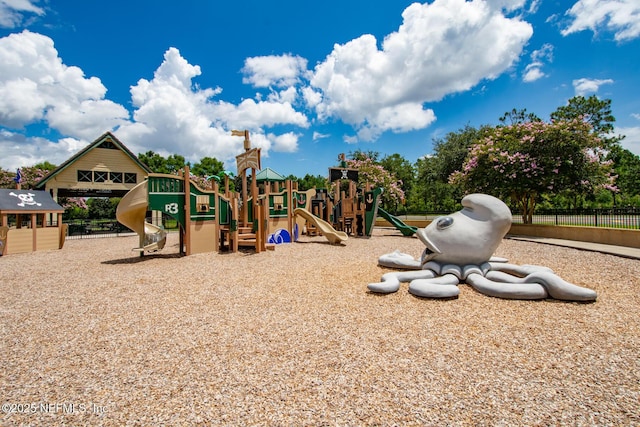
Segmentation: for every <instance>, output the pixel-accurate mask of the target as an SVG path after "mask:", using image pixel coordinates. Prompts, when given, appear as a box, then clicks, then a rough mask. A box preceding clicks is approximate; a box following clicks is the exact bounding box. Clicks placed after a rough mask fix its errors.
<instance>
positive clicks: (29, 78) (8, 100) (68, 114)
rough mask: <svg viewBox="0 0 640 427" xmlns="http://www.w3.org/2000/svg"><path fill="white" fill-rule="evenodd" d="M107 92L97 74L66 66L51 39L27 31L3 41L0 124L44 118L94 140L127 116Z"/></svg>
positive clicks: (16, 124)
mask: <svg viewBox="0 0 640 427" xmlns="http://www.w3.org/2000/svg"><path fill="white" fill-rule="evenodd" d="M106 92H107V89H106V88H105V87H104V85H103V84H102V82H101V81H100V79H98V78H97V77H90V78H85V76H84V73H83V71H82V70H81V69H80V68H78V67H74V66H67V65H65V64H63V62H62V59H61V58H60V57H58V51H57V50H56V49H55V47H54V45H53V40H51V39H50V38H48V37H46V36H43V35H41V34H37V33H32V32H29V31H23V32H22V33H16V34H10V35H9V36H7V37H3V38H1V39H0V126H7V127H9V128H14V129H19V128H22V127H24V126H26V125H28V124H31V123H36V122H39V121H45V122H46V123H47V124H48V125H49V126H50V127H53V128H56V129H58V130H60V131H61V132H63V133H65V134H66V135H68V136H71V137H73V138H78V139H82V138H85V139H86V138H95V137H96V136H98V135H100V134H101V133H103V132H104V131H105V130H107V129H111V128H113V127H114V126H117V125H119V124H121V123H123V122H125V121H126V120H127V119H128V117H129V113H128V111H127V110H126V109H125V108H124V107H122V106H120V105H118V104H115V103H114V102H112V101H109V100H106V99H104V96H105V94H106Z"/></svg>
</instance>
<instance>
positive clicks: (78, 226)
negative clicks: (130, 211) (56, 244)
mask: <svg viewBox="0 0 640 427" xmlns="http://www.w3.org/2000/svg"><path fill="white" fill-rule="evenodd" d="M65 224H67V239H95V238H98V237H108V236H120V235H129V234H131V233H133V231H131V230H130V229H128V228H127V227H125V226H124V225H122V224H120V223H119V222H118V221H116V220H115V219H114V220H89V219H77V220H73V221H66V222H65Z"/></svg>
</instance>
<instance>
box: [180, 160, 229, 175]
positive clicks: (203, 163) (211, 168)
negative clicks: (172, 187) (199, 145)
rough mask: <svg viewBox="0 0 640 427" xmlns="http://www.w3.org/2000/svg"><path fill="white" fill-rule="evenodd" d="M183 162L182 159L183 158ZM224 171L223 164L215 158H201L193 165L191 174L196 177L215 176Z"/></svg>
mask: <svg viewBox="0 0 640 427" xmlns="http://www.w3.org/2000/svg"><path fill="white" fill-rule="evenodd" d="M183 161H184V158H183ZM223 170H224V163H222V162H221V161H220V160H218V159H216V158H215V157H203V158H202V159H200V161H199V162H198V163H196V164H195V165H193V167H192V168H191V173H192V174H194V175H196V176H204V177H207V176H217V175H218V174H219V173H220V172H222V171H223Z"/></svg>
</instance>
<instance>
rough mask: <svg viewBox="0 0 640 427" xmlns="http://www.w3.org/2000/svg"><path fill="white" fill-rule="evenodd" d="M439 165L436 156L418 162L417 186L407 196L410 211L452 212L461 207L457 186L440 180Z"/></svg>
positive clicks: (416, 166) (423, 158)
mask: <svg viewBox="0 0 640 427" xmlns="http://www.w3.org/2000/svg"><path fill="white" fill-rule="evenodd" d="M437 164H438V159H437V158H436V157H435V156H425V157H422V158H420V159H418V160H417V161H416V165H415V169H416V180H415V184H414V186H413V188H412V190H411V193H409V195H408V196H407V199H408V200H407V205H408V206H409V210H413V211H432V212H436V211H447V212H450V211H453V210H456V208H458V207H459V201H460V199H461V197H459V194H458V189H457V186H454V185H451V184H449V183H448V182H447V181H443V180H442V179H440V177H439V176H438V171H437V169H438V165H437ZM461 165H462V163H461Z"/></svg>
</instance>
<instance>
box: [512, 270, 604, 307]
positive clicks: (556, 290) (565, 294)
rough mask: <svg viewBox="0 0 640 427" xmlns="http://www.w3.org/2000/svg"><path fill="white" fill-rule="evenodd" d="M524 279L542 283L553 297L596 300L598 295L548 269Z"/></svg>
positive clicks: (529, 281)
mask: <svg viewBox="0 0 640 427" xmlns="http://www.w3.org/2000/svg"><path fill="white" fill-rule="evenodd" d="M524 280H525V281H526V282H528V283H539V284H541V285H542V286H544V287H545V288H546V290H547V292H549V295H550V296H551V297H552V298H555V299H559V300H565V301H595V300H596V298H597V297H598V294H597V293H596V291H594V290H592V289H588V288H583V287H580V286H578V285H574V284H573V283H569V282H567V281H565V280H563V279H561V278H560V277H559V276H557V275H555V274H553V273H549V272H548V271H540V272H536V273H532V274H530V275H528V276H527V277H525V278H524Z"/></svg>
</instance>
